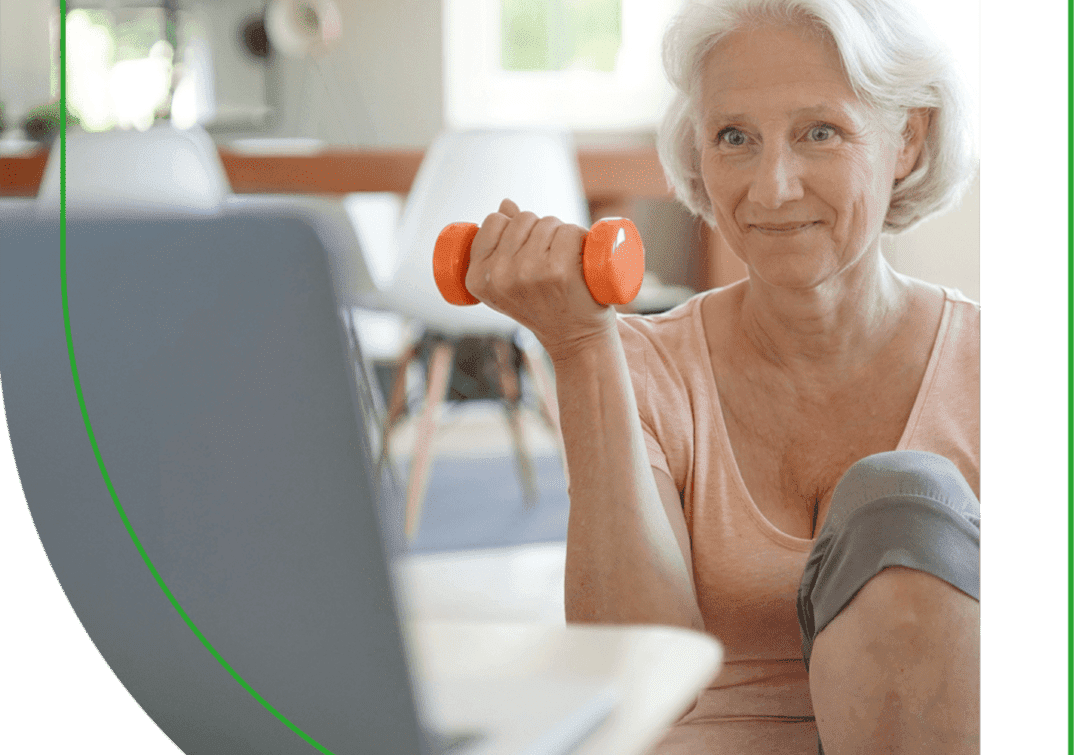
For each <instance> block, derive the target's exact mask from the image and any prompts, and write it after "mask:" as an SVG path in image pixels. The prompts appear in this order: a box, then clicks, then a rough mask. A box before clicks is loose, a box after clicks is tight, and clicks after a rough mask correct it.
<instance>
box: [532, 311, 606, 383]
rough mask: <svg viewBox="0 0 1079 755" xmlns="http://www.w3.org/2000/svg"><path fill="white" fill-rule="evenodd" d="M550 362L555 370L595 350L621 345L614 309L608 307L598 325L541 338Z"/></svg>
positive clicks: (577, 360)
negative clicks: (553, 336)
mask: <svg viewBox="0 0 1079 755" xmlns="http://www.w3.org/2000/svg"><path fill="white" fill-rule="evenodd" d="M545 341H546V342H545ZM540 342H541V343H542V344H543V348H544V349H546V351H547V354H548V356H550V357H551V363H552V364H553V365H554V367H555V370H556V371H557V370H558V368H559V367H562V366H569V365H571V364H574V363H577V362H579V361H580V360H581V358H582V357H586V356H587V355H589V354H590V353H592V352H595V351H597V350H599V351H601V352H602V351H603V350H605V349H608V348H610V347H611V346H614V345H619V346H620V345H621V338H620V337H619V335H618V320H617V317H616V315H615V312H614V309H613V308H611V309H609V311H608V313H607V316H606V317H605V319H604V322H603V323H602V324H601V325H599V326H598V327H595V328H591V329H588V330H582V331H579V332H577V333H574V334H572V335H561V336H560V337H559V338H558V339H557V340H553V339H541V341H540Z"/></svg>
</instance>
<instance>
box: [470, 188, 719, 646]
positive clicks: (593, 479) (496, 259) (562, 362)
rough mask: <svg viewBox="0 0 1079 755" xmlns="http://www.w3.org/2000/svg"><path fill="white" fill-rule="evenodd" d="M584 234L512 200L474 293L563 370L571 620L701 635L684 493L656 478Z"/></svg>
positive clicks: (476, 272) (477, 249)
mask: <svg viewBox="0 0 1079 755" xmlns="http://www.w3.org/2000/svg"><path fill="white" fill-rule="evenodd" d="M584 234H585V231H584V229H582V228H579V227H577V226H573V225H567V224H564V223H561V222H560V221H559V220H558V219H557V218H550V217H548V218H543V219H539V218H537V217H536V216H535V215H533V214H531V213H527V212H520V211H519V210H518V208H517V206H516V205H515V204H513V202H510V201H509V200H506V201H504V202H503V203H502V205H501V206H500V207H499V211H498V212H497V213H493V214H491V215H489V216H488V217H487V219H486V220H485V221H484V222H483V225H481V226H480V229H479V231H478V232H477V234H476V237H475V239H474V240H473V242H472V250H471V255H470V261H469V266H468V273H467V276H466V278H465V285H466V287H467V288H468V290H469V291H470V292H471V293H472V294H473V295H474V296H476V297H477V298H478V299H480V300H481V301H483V302H485V303H487V304H488V305H489V306H491V307H492V308H494V309H497V310H498V311H501V312H504V313H505V314H507V315H509V316H510V317H512V318H513V319H515V320H517V322H519V323H521V324H522V325H524V326H525V327H527V328H529V329H530V330H531V331H532V332H533V333H534V334H535V335H536V337H537V338H538V339H539V341H540V343H542V344H543V346H544V348H545V349H546V350H547V353H548V354H549V355H550V356H551V359H552V362H553V363H554V367H555V378H556V383H557V392H558V406H559V415H560V422H561V426H562V438H563V441H564V443H565V446H566V460H567V465H568V469H569V488H570V515H569V532H568V535H567V542H566V551H567V552H566V585H565V589H566V619H567V621H570V622H595V623H616V624H628V623H645V624H670V625H675V626H684V627H689V628H694V629H703V628H704V622H703V620H702V619H701V614H700V610H699V609H698V607H697V602H696V598H695V596H694V588H693V580H692V577H691V574H692V570H691V568H690V566H689V564H690V560H689V537H688V535H687V534H686V524H685V520H684V519H683V517H682V509H681V505H680V502H679V497H678V492H677V490H675V487H674V483H673V482H671V479H670V477H669V476H667V475H665V474H662V473H659V474H658V475H657V474H656V473H655V472H654V471H653V470H652V467H651V464H650V463H649V460H648V453H647V451H646V450H645V445H644V431H643V430H642V429H641V423H640V419H639V416H638V414H637V402H636V399H635V397H634V395H633V386H632V384H631V382H630V375H629V367H628V366H627V364H626V355H625V351H624V350H623V348H622V340H621V338H620V337H619V335H618V322H617V319H616V317H615V313H614V310H613V308H611V307H603V306H600V305H599V304H597V303H596V302H595V301H594V300H593V299H592V297H591V295H590V294H589V292H588V289H587V287H586V286H585V283H584V278H583V273H582V271H581V241H582V239H583V237H584Z"/></svg>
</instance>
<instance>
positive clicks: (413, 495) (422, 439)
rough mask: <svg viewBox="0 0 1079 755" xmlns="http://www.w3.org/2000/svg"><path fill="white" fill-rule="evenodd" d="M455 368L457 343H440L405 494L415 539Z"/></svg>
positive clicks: (407, 530)
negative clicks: (441, 415)
mask: <svg viewBox="0 0 1079 755" xmlns="http://www.w3.org/2000/svg"><path fill="white" fill-rule="evenodd" d="M452 368H453V346H452V345H451V344H449V343H447V342H445V341H442V342H440V343H439V344H437V345H436V346H435V348H434V351H433V352H432V353H431V363H430V365H429V367H428V370H427V396H426V398H425V399H424V402H423V410H422V411H421V412H420V416H419V417H418V418H417V421H416V443H415V445H414V446H413V448H412V463H411V464H410V465H409V471H408V488H407V492H406V493H405V536H406V537H407V538H408V539H409V540H411V539H412V538H413V537H414V536H415V535H416V530H417V528H419V525H420V514H421V513H422V508H423V499H424V496H426V494H427V482H428V480H429V478H430V474H431V443H432V441H433V440H434V437H435V431H436V430H437V429H438V414H439V411H440V410H441V408H442V404H443V402H444V401H445V399H446V388H447V387H448V386H449V383H450V374H451V371H452Z"/></svg>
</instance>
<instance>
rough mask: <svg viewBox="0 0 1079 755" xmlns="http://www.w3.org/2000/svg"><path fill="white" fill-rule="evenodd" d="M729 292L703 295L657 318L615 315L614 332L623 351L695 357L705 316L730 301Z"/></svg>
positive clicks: (653, 315) (702, 342)
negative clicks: (686, 353)
mask: <svg viewBox="0 0 1079 755" xmlns="http://www.w3.org/2000/svg"><path fill="white" fill-rule="evenodd" d="M733 288H734V287H733V286H728V287H725V288H719V289H710V290H708V291H703V292H701V293H698V294H695V295H693V296H691V297H690V298H689V299H687V300H686V301H684V302H682V303H681V304H679V305H678V306H676V307H673V308H672V309H669V310H667V311H666V312H661V313H659V314H651V315H629V314H623V315H619V317H618V328H619V332H620V333H621V335H622V341H623V343H625V344H626V345H627V347H628V346H634V347H637V348H650V349H653V350H661V351H665V352H679V351H686V350H688V351H691V352H692V353H694V354H697V355H699V354H700V349H701V347H702V346H703V345H704V338H705V331H704V322H705V319H706V316H707V317H708V318H712V317H713V316H714V312H715V310H716V309H717V305H720V306H722V301H723V300H726V299H728V298H731V296H732V294H733V293H734V292H733V290H732V289H733ZM705 310H707V313H706V311H705Z"/></svg>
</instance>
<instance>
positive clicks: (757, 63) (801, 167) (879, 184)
mask: <svg viewBox="0 0 1079 755" xmlns="http://www.w3.org/2000/svg"><path fill="white" fill-rule="evenodd" d="M698 117H699V121H698V123H699V126H700V128H699V130H698V149H699V150H700V154H701V171H702V173H703V176H704V183H705V189H706V190H707V192H708V196H709V198H710V200H711V203H712V209H713V212H714V214H715V219H716V224H717V226H718V229H719V231H720V233H721V234H722V236H723V238H724V239H725V240H726V241H727V242H728V244H729V245H730V246H731V247H732V249H733V251H734V253H735V254H736V255H737V256H738V257H739V258H740V259H741V260H742V261H743V262H745V263H746V265H747V266H748V267H749V268H750V270H751V271H752V272H753V273H754V274H756V275H757V276H758V277H760V278H762V279H763V280H765V281H767V282H769V283H771V284H773V285H776V286H782V287H786V288H795V289H805V288H813V287H815V286H818V285H820V284H821V283H823V282H825V281H827V280H829V279H832V278H833V277H834V276H835V275H836V274H838V273H840V272H842V271H843V270H846V269H848V268H849V267H850V266H851V265H853V264H854V263H856V262H857V261H858V260H860V259H863V258H865V256H866V255H867V254H869V253H877V250H878V249H879V246H878V244H877V241H878V239H879V236H880V232H881V228H882V227H883V225H884V216H885V214H886V213H887V211H888V205H889V202H890V199H891V191H892V184H893V181H894V180H895V179H896V178H900V177H902V176H905V175H906V174H907V173H908V172H909V171H910V169H911V168H912V167H913V164H914V160H915V159H916V158H917V151H916V150H914V151H913V154H912V155H908V154H907V153H909V152H912V150H911V149H910V148H909V147H904V148H903V149H900V147H899V145H897V144H895V143H894V140H892V139H889V138H888V136H887V135H886V134H885V132H884V131H883V130H882V129H881V127H880V126H879V125H878V124H877V121H876V119H874V117H873V114H872V113H871V111H870V110H869V108H867V107H866V106H865V105H863V104H862V103H861V102H859V100H858V98H857V96H856V95H855V94H854V91H853V90H852V89H851V88H850V85H849V84H848V83H847V79H846V76H845V74H844V72H843V64H842V61H841V58H840V56H839V53H838V51H837V50H836V49H835V47H834V45H833V44H831V42H830V41H825V40H824V39H822V38H821V37H820V36H818V35H817V34H816V33H814V32H813V31H811V30H809V29H807V28H806V27H801V26H789V25H774V24H761V25H759V26H755V27H751V28H747V29H744V30H742V31H738V32H735V33H733V34H730V35H728V36H727V37H725V38H724V39H722V40H721V41H720V42H719V43H717V44H716V46H715V47H714V48H713V49H712V50H711V52H710V53H709V54H708V57H707V58H706V59H705V65H704V70H703V73H702V77H701V98H700V109H699V111H698ZM917 146H918V149H919V150H920V143H919V144H918V145H917ZM908 158H909V159H908Z"/></svg>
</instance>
